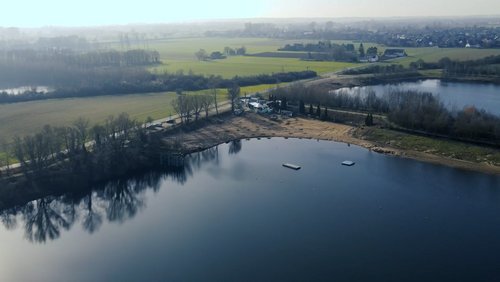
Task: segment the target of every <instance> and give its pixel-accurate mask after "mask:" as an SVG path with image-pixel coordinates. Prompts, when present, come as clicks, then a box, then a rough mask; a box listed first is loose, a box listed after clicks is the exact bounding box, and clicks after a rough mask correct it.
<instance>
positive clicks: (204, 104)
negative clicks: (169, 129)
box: [172, 85, 241, 123]
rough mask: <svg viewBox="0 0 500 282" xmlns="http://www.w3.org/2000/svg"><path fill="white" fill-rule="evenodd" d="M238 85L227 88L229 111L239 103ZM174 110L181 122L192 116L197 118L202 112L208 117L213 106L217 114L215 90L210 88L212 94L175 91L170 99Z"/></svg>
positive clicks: (188, 119) (187, 120)
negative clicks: (173, 96) (187, 93)
mask: <svg viewBox="0 0 500 282" xmlns="http://www.w3.org/2000/svg"><path fill="white" fill-rule="evenodd" d="M240 92H241V91H240V87H239V86H238V85H233V86H231V87H230V88H228V89H227V97H228V100H229V103H230V104H231V111H232V112H234V110H235V109H236V107H237V106H238V105H239V103H238V98H239V97H240ZM172 107H173V108H174V111H175V112H176V113H177V115H179V117H180V118H181V122H182V123H189V122H190V121H191V120H192V119H193V117H194V120H195V121H196V120H198V118H199V117H200V115H201V114H202V113H204V114H205V118H207V117H208V115H209V112H210V109H211V108H212V107H215V111H216V114H217V115H218V114H219V110H218V105H217V90H216V89H212V94H200V95H186V94H184V93H182V91H177V97H176V98H175V99H174V100H173V101H172Z"/></svg>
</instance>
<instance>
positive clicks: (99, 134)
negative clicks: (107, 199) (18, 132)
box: [11, 113, 150, 182]
mask: <svg viewBox="0 0 500 282" xmlns="http://www.w3.org/2000/svg"><path fill="white" fill-rule="evenodd" d="M147 138H149V136H148V135H147V134H146V131H145V129H144V127H143V126H142V125H141V124H140V123H139V122H137V121H135V120H132V119H130V117H129V116H128V114H126V113H122V114H120V115H119V116H117V117H115V116H110V117H108V118H107V119H106V121H105V122H104V123H103V124H96V125H94V126H92V127H91V126H90V123H89V121H88V120H87V119H84V118H79V119H77V120H76V121H74V122H73V124H72V125H71V126H63V127H53V126H50V125H46V126H44V127H43V129H42V130H41V131H40V132H37V133H34V134H31V135H27V136H24V137H22V138H21V137H15V138H14V140H13V145H12V153H11V154H12V156H13V157H15V158H16V159H17V160H18V161H19V163H20V165H21V170H22V172H23V173H24V174H25V176H26V177H27V179H39V178H42V179H43V178H44V177H46V178H47V179H50V178H51V177H52V176H53V175H68V174H70V175H71V174H77V175H80V176H84V178H85V179H88V181H89V182H92V181H98V180H100V179H105V178H107V177H109V176H112V175H122V174H123V173H124V172H126V171H130V170H133V169H135V168H138V167H141V166H142V165H144V164H145V163H147V159H148V153H149V152H148V150H147V148H148V147H147V146H146V144H147V141H148V140H149V139H147ZM149 141H150V140H149Z"/></svg>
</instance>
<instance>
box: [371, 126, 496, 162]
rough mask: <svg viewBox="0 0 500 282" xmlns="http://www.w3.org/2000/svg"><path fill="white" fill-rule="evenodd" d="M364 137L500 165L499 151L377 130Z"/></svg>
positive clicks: (442, 154)
mask: <svg viewBox="0 0 500 282" xmlns="http://www.w3.org/2000/svg"><path fill="white" fill-rule="evenodd" d="M365 137H367V138H368V140H373V141H376V142H379V143H382V144H391V146H393V147H396V148H399V149H403V150H415V151H419V152H426V153H432V154H434V155H440V156H444V157H450V158H455V159H459V160H465V161H470V162H488V163H491V164H494V165H496V166H498V165H500V151H498V150H495V149H492V148H489V147H484V146H477V145H471V144H467V143H463V142H457V141H451V140H445V139H437V138H430V137H424V136H418V135H412V134H406V133H401V132H397V131H392V130H388V129H379V128H373V129H370V130H368V131H367V132H366V135H365Z"/></svg>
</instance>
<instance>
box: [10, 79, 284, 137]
mask: <svg viewBox="0 0 500 282" xmlns="http://www.w3.org/2000/svg"><path fill="white" fill-rule="evenodd" d="M273 87H276V85H274V84H273V85H268V84H264V85H258V86H249V87H241V95H242V96H244V95H245V94H248V95H250V94H252V93H255V92H259V91H264V90H266V89H269V88H273ZM187 93H188V94H191V95H197V94H212V93H213V92H212V90H204V91H196V92H187ZM175 96H176V94H175V93H173V92H163V93H145V94H130V95H117V96H116V95H115V96H98V97H87V98H68V99H51V100H41V101H31V102H24V103H14V104H3V105H0V120H1V121H2V122H1V123H0V132H2V135H1V138H2V139H4V140H5V141H7V142H9V143H10V142H11V141H12V139H13V138H14V136H16V135H17V136H25V135H28V134H32V133H34V132H38V131H40V130H41V129H42V127H43V126H44V125H46V124H50V125H51V126H70V125H71V124H72V123H73V121H75V120H76V119H77V118H79V117H84V118H87V119H89V121H90V125H94V124H98V123H102V122H104V121H105V120H106V118H107V117H109V116H110V115H115V116H117V115H119V114H120V113H122V112H126V113H128V114H129V115H130V117H131V118H133V119H136V120H137V121H141V122H144V121H145V120H146V118H147V117H149V116H150V117H152V118H153V119H155V120H156V119H162V118H166V117H168V116H169V115H175V111H174V110H173V108H172V100H174V99H175ZM226 100H227V89H217V102H218V103H219V104H220V103H221V102H224V101H226Z"/></svg>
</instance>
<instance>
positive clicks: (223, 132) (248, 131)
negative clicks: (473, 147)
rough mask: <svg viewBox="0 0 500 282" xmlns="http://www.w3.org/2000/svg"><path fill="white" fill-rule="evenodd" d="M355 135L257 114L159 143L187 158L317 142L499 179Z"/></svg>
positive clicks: (349, 129) (491, 168)
mask: <svg viewBox="0 0 500 282" xmlns="http://www.w3.org/2000/svg"><path fill="white" fill-rule="evenodd" d="M357 133H359V132H358V128H357V127H355V126H350V125H345V124H339V123H332V122H325V121H320V120H316V119H312V118H304V117H293V118H288V119H283V120H278V121H273V120H270V119H268V118H266V117H264V116H260V115H258V114H254V113H246V114H245V115H244V116H240V117H235V116H226V117H221V118H218V119H216V120H213V121H203V124H202V125H201V126H197V127H196V128H193V129H188V130H180V131H178V132H174V133H170V134H166V136H164V137H163V139H162V140H163V143H164V144H165V145H166V146H167V147H170V148H172V147H173V146H174V145H173V144H174V143H180V144H182V145H181V147H180V148H179V151H180V152H181V153H183V154H190V153H195V152H199V151H203V150H206V149H209V148H212V147H215V146H217V145H220V144H223V143H227V142H231V141H235V140H243V139H253V138H273V137H281V138H297V139H316V140H323V141H334V142H342V143H346V144H353V145H357V146H360V147H363V148H365V149H368V150H370V151H373V152H376V153H380V154H385V155H391V156H396V157H402V158H407V159H413V160H417V161H422V162H427V163H432V164H437V165H444V166H448V167H453V168H458V169H464V170H469V171H476V172H481V173H485V174H494V175H500V166H495V165H491V164H486V163H476V162H471V161H466V160H461V159H455V158H450V157H446V156H441V155H436V154H431V153H426V152H421V151H416V150H406V149H400V148H395V147H392V146H388V145H385V144H380V143H379V142H376V141H372V140H367V139H363V138H360V137H357V136H355V135H356V134H357Z"/></svg>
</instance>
